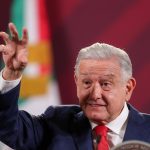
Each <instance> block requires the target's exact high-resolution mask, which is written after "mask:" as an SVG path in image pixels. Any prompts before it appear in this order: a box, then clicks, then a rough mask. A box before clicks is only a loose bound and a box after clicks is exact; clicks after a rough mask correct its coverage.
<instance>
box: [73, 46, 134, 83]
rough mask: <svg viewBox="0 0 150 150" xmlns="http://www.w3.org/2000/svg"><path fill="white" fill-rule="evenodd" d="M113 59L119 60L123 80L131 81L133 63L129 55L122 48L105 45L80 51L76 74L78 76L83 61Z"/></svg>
mask: <svg viewBox="0 0 150 150" xmlns="http://www.w3.org/2000/svg"><path fill="white" fill-rule="evenodd" d="M112 57H115V58H116V59H117V60H118V63H119V65H120V68H121V70H122V77H123V79H125V80H128V79H130V78H131V77H132V63H131V60H130V58H129V56H128V54H127V53H126V52H125V51H124V50H122V49H120V48H117V47H114V46H112V45H109V44H105V43H95V44H93V45H91V46H89V47H85V48H83V49H81V50H80V51H79V53H78V56H77V59H76V64H75V74H76V75H78V73H79V65H80V61H81V60H83V59H97V60H104V59H105V60H107V59H110V58H112Z"/></svg>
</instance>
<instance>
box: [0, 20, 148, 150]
mask: <svg viewBox="0 0 150 150" xmlns="http://www.w3.org/2000/svg"><path fill="white" fill-rule="evenodd" d="M9 30H10V32H11V36H12V38H9V36H8V34H7V33H5V32H1V33H0V36H1V37H2V38H3V40H4V41H5V43H6V45H0V52H1V53H2V55H3V60H4V63H5V67H4V69H3V70H2V71H1V76H0V92H1V94H0V120H1V124H0V140H1V141H3V142H4V143H6V144H7V145H9V146H10V147H12V148H13V149H17V150H47V149H48V150H61V149H63V148H64V149H65V150H92V149H97V150H108V149H110V148H112V147H114V146H116V145H117V144H119V143H122V142H123V141H127V140H140V141H145V142H148V143H150V115H148V114H142V113H140V112H138V111H137V110H136V109H134V108H133V107H132V106H131V105H130V104H129V103H128V101H129V100H130V97H131V95H132V92H133V90H134V88H135V86H136V81H135V79H134V78H133V77H132V64H131V61H130V58H129V56H128V55H127V53H126V52H125V51H123V50H121V49H119V48H116V47H114V46H111V45H108V44H100V43H95V44H93V45H91V46H89V47H86V48H83V49H81V50H80V52H79V54H78V57H77V60H76V65H75V75H74V78H75V83H76V86H77V96H78V99H79V104H80V106H77V105H74V106H58V107H53V106H50V107H48V109H47V110H46V111H45V113H44V114H42V115H41V116H37V117H36V116H31V115H30V114H28V113H27V112H25V111H19V110H18V106H17V100H18V96H19V86H20V80H21V76H22V72H23V70H24V68H25V67H26V65H27V62H28V59H27V57H28V50H27V43H28V33H27V30H26V29H24V30H23V36H22V39H21V40H20V39H19V38H18V33H17V30H16V28H15V26H14V24H12V23H10V24H9ZM29 86H30V85H29Z"/></svg>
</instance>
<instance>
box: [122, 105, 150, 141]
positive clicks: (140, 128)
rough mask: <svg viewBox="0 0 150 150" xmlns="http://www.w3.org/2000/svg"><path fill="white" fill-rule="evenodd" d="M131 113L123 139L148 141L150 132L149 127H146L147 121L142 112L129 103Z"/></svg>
mask: <svg viewBox="0 0 150 150" xmlns="http://www.w3.org/2000/svg"><path fill="white" fill-rule="evenodd" d="M128 107H129V110H130V113H129V118H128V124H127V128H126V132H125V136H124V139H123V141H127V140H140V141H147V140H148V137H149V135H148V133H147V131H146V129H147V128H144V126H145V122H144V118H143V117H142V114H141V113H139V112H138V111H137V110H135V109H134V108H133V107H132V106H131V105H128Z"/></svg>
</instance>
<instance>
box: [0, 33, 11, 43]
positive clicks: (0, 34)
mask: <svg viewBox="0 0 150 150" xmlns="http://www.w3.org/2000/svg"><path fill="white" fill-rule="evenodd" d="M0 37H1V38H2V39H3V40H4V41H5V43H9V42H10V39H9V35H8V34H7V33H5V32H0Z"/></svg>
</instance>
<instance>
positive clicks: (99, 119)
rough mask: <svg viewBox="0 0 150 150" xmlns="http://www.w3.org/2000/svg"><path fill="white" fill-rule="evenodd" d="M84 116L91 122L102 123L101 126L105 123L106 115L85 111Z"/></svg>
mask: <svg viewBox="0 0 150 150" xmlns="http://www.w3.org/2000/svg"><path fill="white" fill-rule="evenodd" d="M85 114H86V116H87V118H88V119H89V120H91V121H92V122H95V123H102V124H104V123H106V120H107V116H106V114H102V113H100V112H95V111H87V112H85Z"/></svg>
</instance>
